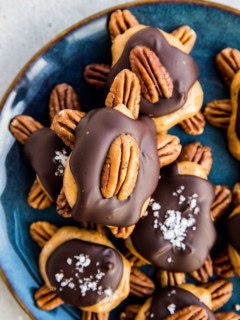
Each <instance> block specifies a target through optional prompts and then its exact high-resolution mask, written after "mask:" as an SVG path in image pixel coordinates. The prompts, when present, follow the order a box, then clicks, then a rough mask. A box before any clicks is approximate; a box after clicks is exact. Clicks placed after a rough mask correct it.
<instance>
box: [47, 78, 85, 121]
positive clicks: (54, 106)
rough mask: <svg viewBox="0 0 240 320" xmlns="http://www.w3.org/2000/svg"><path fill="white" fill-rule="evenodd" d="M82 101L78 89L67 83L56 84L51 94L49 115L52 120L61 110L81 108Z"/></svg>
mask: <svg viewBox="0 0 240 320" xmlns="http://www.w3.org/2000/svg"><path fill="white" fill-rule="evenodd" d="M80 108H81V107H80V102H79V98H78V95H77V93H76V91H75V90H74V89H73V87H71V86H70V85H69V84H67V83H61V84H58V85H56V86H55V87H54V88H53V90H52V92H51V95H50V100H49V115H50V119H51V121H52V120H53V118H54V117H55V115H56V114H58V113H59V112H60V111H61V110H64V109H72V110H80Z"/></svg>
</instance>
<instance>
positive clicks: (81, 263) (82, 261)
mask: <svg viewBox="0 0 240 320" xmlns="http://www.w3.org/2000/svg"><path fill="white" fill-rule="evenodd" d="M74 258H75V259H76V260H77V262H76V269H77V270H78V271H79V272H83V269H84V268H86V267H88V266H89V265H90V264H91V260H90V259H89V256H88V255H84V254H80V255H79V256H74Z"/></svg>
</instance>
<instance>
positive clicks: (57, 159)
mask: <svg viewBox="0 0 240 320" xmlns="http://www.w3.org/2000/svg"><path fill="white" fill-rule="evenodd" d="M67 158H68V156H67V151H66V149H62V150H61V151H55V156H54V158H53V163H55V164H56V165H57V170H56V171H55V176H63V174H64V169H65V167H66V163H67Z"/></svg>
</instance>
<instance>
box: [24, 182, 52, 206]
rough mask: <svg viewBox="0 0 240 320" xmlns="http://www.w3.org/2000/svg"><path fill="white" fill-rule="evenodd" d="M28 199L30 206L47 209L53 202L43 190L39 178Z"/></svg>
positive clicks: (34, 183)
mask: <svg viewBox="0 0 240 320" xmlns="http://www.w3.org/2000/svg"><path fill="white" fill-rule="evenodd" d="M27 201H28V204H29V206H30V207H32V208H34V209H38V210H43V209H46V208H48V207H49V206H50V205H51V204H52V200H51V199H50V198H49V196H48V195H47V194H46V192H45V191H44V190H43V188H42V186H41V185H40V183H39V182H38V180H37V179H35V180H34V182H33V185H32V187H31V189H30V191H29V193H28V199H27Z"/></svg>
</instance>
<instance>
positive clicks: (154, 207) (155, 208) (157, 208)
mask: <svg viewBox="0 0 240 320" xmlns="http://www.w3.org/2000/svg"><path fill="white" fill-rule="evenodd" d="M160 209H161V206H160V204H159V203H158V202H153V204H152V210H153V211H155V210H160Z"/></svg>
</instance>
